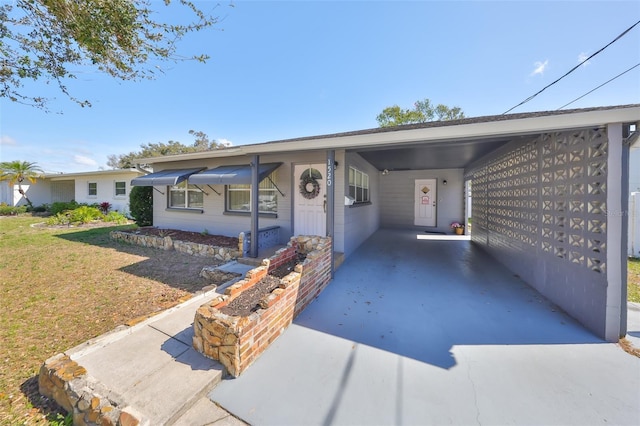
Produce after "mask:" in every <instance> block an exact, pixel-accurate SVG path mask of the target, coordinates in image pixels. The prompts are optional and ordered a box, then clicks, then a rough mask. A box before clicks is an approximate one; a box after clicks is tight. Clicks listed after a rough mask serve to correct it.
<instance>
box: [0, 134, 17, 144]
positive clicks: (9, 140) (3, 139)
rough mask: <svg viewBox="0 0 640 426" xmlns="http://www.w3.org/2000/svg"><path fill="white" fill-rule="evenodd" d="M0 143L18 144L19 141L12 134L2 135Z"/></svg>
mask: <svg viewBox="0 0 640 426" xmlns="http://www.w3.org/2000/svg"><path fill="white" fill-rule="evenodd" d="M0 145H18V142H16V140H15V139H13V138H12V137H11V136H7V135H2V136H0Z"/></svg>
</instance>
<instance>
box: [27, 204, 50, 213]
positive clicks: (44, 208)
mask: <svg viewBox="0 0 640 426" xmlns="http://www.w3.org/2000/svg"><path fill="white" fill-rule="evenodd" d="M47 210H49V206H48V205H46V204H43V205H41V206H35V207H34V208H32V209H31V211H32V212H34V213H44V212H46V211H47Z"/></svg>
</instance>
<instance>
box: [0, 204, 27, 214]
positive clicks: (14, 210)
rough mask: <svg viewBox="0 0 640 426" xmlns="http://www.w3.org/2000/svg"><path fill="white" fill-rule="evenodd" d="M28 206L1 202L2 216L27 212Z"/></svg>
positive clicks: (0, 211)
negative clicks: (16, 205)
mask: <svg viewBox="0 0 640 426" xmlns="http://www.w3.org/2000/svg"><path fill="white" fill-rule="evenodd" d="M26 212H27V206H20V207H15V206H9V205H7V204H6V203H0V216H15V215H18V214H22V213H26Z"/></svg>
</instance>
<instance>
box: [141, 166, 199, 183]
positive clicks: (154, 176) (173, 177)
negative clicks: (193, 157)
mask: <svg viewBox="0 0 640 426" xmlns="http://www.w3.org/2000/svg"><path fill="white" fill-rule="evenodd" d="M204 169H205V168H204V167H199V168H196V169H170V170H162V171H160V172H156V173H150V174H148V175H145V176H140V177H137V178H134V179H132V180H131V186H167V185H169V186H172V185H177V184H179V183H180V182H182V181H184V180H187V179H188V178H189V176H191V175H193V174H194V173H198V172H199V171H201V170H204Z"/></svg>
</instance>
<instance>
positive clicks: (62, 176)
mask: <svg viewBox="0 0 640 426" xmlns="http://www.w3.org/2000/svg"><path fill="white" fill-rule="evenodd" d="M126 174H129V175H130V174H138V175H140V174H143V172H141V171H140V170H138V169H113V170H94V171H91V172H77V173H46V174H45V175H44V176H43V177H44V178H45V179H51V180H52V181H53V180H70V179H73V178H78V177H95V178H97V177H100V176H114V175H126Z"/></svg>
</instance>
